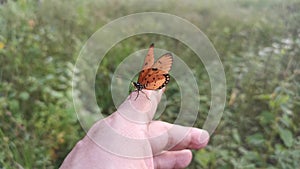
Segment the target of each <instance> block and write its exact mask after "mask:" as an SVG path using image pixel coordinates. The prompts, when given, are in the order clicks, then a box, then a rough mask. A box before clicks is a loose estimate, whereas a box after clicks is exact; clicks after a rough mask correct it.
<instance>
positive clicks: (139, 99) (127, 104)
mask: <svg viewBox="0 0 300 169" xmlns="http://www.w3.org/2000/svg"><path fill="white" fill-rule="evenodd" d="M164 90H165V89H164V88H163V89H161V90H142V91H134V92H132V93H131V94H130V96H128V97H127V99H126V100H125V101H124V102H123V103H122V104H121V105H120V106H119V108H118V110H117V112H118V113H120V114H121V115H122V116H123V117H124V118H126V119H127V120H130V121H133V122H137V123H148V122H150V121H152V119H153V116H154V114H155V112H156V109H157V105H158V103H159V102H160V99H161V96H162V94H163V92H164ZM138 92H139V93H138Z"/></svg>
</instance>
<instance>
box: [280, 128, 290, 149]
mask: <svg viewBox="0 0 300 169" xmlns="http://www.w3.org/2000/svg"><path fill="white" fill-rule="evenodd" d="M279 135H280V138H281V140H282V141H283V143H284V145H285V146H287V147H291V146H292V145H293V141H294V140H293V134H292V132H291V131H290V130H287V129H283V128H281V127H279Z"/></svg>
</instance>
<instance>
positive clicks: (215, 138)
mask: <svg viewBox="0 0 300 169" xmlns="http://www.w3.org/2000/svg"><path fill="white" fill-rule="evenodd" d="M143 11H157V12H168V13H171V14H174V15H178V16H181V17H183V18H185V19H187V20H189V21H191V22H192V23H193V24H195V25H197V26H198V27H199V28H200V29H201V30H202V31H203V32H204V33H205V34H206V35H207V36H208V38H209V39H210V40H211V41H212V43H213V45H214V47H215V48H216V50H217V51H218V53H219V55H220V58H221V60H222V63H223V65H224V68H225V73H226V80H227V101H228V102H227V104H226V108H225V111H224V114H223V117H222V120H221V122H220V124H219V126H218V128H217V130H216V131H215V133H214V134H213V135H212V136H211V141H210V143H209V145H208V147H207V148H205V149H203V150H199V151H193V153H194V159H193V161H192V164H191V165H190V166H189V168H222V169H227V168H269V169H271V168H291V169H292V168H297V167H298V166H300V164H299V161H300V137H299V133H300V126H299V120H300V116H299V110H300V96H299V95H300V66H299V64H300V48H299V46H300V36H299V34H300V30H299V27H300V22H299V18H300V17H299V16H300V12H299V11H300V3H299V2H297V1H284V0H276V1H271V0H268V1H250V0H247V1H209V2H206V1H200V2H197V3H196V4H192V3H191V2H186V3H182V4H178V2H177V1H164V2H161V1H151V3H150V2H145V1H136V0H130V1H128V2H126V3H125V2H119V1H115V0H113V1H107V2H105V1H93V0H90V1H78V0H74V1H71V2H63V1H59V0H53V1H40V2H36V1H33V0H19V1H8V2H6V3H4V4H2V5H0V16H1V17H0V150H1V151H0V168H4V169H9V168H20V167H21V166H22V167H23V168H58V167H59V166H60V164H61V162H62V160H63V159H64V157H65V156H66V154H67V153H68V152H69V151H70V150H71V149H72V147H73V146H74V145H75V143H76V142H77V141H78V140H79V139H81V138H82V137H83V136H84V134H85V133H84V131H83V129H82V128H81V126H80V124H79V122H78V121H77V117H76V114H75V110H74V107H73V103H72V88H71V87H72V86H71V85H72V84H71V81H72V71H73V69H74V64H75V61H76V58H77V56H78V54H79V52H80V49H81V48H82V46H83V45H84V43H85V42H86V40H87V39H88V38H89V37H90V36H91V35H92V34H93V33H94V32H95V31H96V30H98V29H99V28H100V27H101V26H103V25H104V24H106V23H108V22H109V21H111V20H114V19H116V18H118V17H121V16H124V15H128V14H132V13H135V12H143ZM149 24H151V23H149ZM152 42H155V44H156V46H157V47H159V48H165V49H168V50H170V51H172V52H174V53H176V54H177V55H179V56H180V57H181V58H182V59H183V60H184V61H185V62H186V63H187V64H188V65H189V66H190V67H191V69H193V71H194V74H195V77H196V78H197V83H198V86H199V91H200V93H202V94H203V95H202V96H201V98H200V100H201V102H200V110H199V112H208V110H209V108H210V107H209V106H210V93H209V92H208V91H210V84H209V79H208V75H207V73H206V71H205V68H204V66H203V65H202V64H196V63H199V60H197V59H198V58H197V57H196V55H195V54H194V53H193V51H192V50H190V49H189V47H188V46H185V45H184V44H183V43H181V42H180V41H177V40H175V39H172V38H168V37H164V36H160V35H151V34H146V35H137V36H133V37H130V38H128V39H125V40H123V41H121V42H120V43H118V44H116V45H115V46H114V47H113V48H112V49H111V50H110V51H109V52H108V53H107V54H106V56H105V58H104V60H103V62H101V64H100V67H99V69H98V73H97V76H96V84H95V86H96V87H95V91H96V96H97V102H98V105H99V106H100V108H101V111H102V113H103V114H105V115H109V114H111V113H112V112H113V111H114V110H115V107H114V105H113V102H112V99H111V93H110V83H111V81H110V79H111V77H112V75H113V73H114V70H115V69H116V67H117V66H118V64H119V63H120V62H121V61H122V59H124V58H125V57H126V56H127V55H129V54H131V53H133V52H135V51H137V50H139V49H142V48H146V47H147V46H148V45H149V44H150V43H152ZM99 45H100V44H99ZM141 62H142V61H141ZM171 82H172V81H171ZM166 94H167V96H168V99H169V100H168V103H169V105H167V107H168V109H166V111H165V112H164V113H163V114H162V116H161V117H159V118H160V119H163V120H165V121H169V122H173V121H174V119H175V118H176V115H177V114H176V113H177V110H178V109H179V108H180V107H179V106H178V104H177V103H178V102H180V100H179V98H178V97H179V93H178V86H177V84H176V83H174V82H172V83H171V84H169V85H168V89H167V91H166ZM204 120H205V116H204V114H203V113H201V116H200V117H199V118H198V119H197V122H196V124H195V127H199V128H201V127H202V125H203V122H204Z"/></svg>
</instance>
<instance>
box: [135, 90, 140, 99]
mask: <svg viewBox="0 0 300 169" xmlns="http://www.w3.org/2000/svg"><path fill="white" fill-rule="evenodd" d="M136 91H137V95H136V98H135V99H134V101H135V100H136V99H137V98H138V97H139V94H140V91H139V90H136Z"/></svg>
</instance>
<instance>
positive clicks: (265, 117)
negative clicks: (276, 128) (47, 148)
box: [258, 111, 275, 126]
mask: <svg viewBox="0 0 300 169" xmlns="http://www.w3.org/2000/svg"><path fill="white" fill-rule="evenodd" d="M258 119H259V122H260V124H261V125H263V126H264V125H267V124H270V123H273V122H274V120H275V115H274V113H272V112H269V111H263V112H262V113H261V114H260V115H259V116H258Z"/></svg>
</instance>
